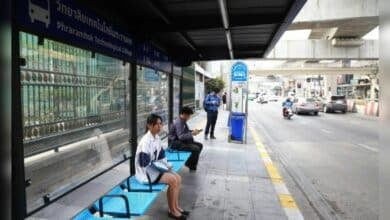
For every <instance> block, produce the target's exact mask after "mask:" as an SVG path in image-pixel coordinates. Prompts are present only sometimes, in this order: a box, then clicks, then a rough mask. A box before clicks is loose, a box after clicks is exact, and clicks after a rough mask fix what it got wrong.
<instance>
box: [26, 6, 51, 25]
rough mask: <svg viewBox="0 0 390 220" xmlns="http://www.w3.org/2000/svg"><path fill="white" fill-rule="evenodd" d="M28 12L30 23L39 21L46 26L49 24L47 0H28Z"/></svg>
mask: <svg viewBox="0 0 390 220" xmlns="http://www.w3.org/2000/svg"><path fill="white" fill-rule="evenodd" d="M28 14H29V15H30V19H31V22H32V23H34V22H35V21H40V22H43V23H45V25H46V28H48V27H49V24H50V4H49V0H28Z"/></svg>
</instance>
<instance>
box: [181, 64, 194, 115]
mask: <svg viewBox="0 0 390 220" xmlns="http://www.w3.org/2000/svg"><path fill="white" fill-rule="evenodd" d="M194 85H195V68H194V66H188V67H183V94H182V95H183V96H182V99H183V106H188V107H192V108H194V107H195V86H194Z"/></svg>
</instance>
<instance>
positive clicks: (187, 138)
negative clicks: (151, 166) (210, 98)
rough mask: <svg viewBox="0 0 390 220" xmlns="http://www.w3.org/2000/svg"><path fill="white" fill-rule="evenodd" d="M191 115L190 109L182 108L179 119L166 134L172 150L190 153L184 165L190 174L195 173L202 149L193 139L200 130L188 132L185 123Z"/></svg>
mask: <svg viewBox="0 0 390 220" xmlns="http://www.w3.org/2000/svg"><path fill="white" fill-rule="evenodd" d="M193 113H194V112H193V111H192V109H191V108H189V107H183V108H182V109H181V111H180V115H179V117H178V118H177V119H176V120H175V121H174V122H173V124H172V125H171V127H170V129H169V134H168V144H169V146H170V147H171V148H172V149H175V150H182V151H191V152H192V153H191V156H190V158H188V160H187V162H186V163H185V165H186V166H187V167H188V168H189V169H190V171H191V172H193V171H196V167H197V165H198V160H199V154H200V152H201V151H202V148H203V145H202V144H201V143H199V142H195V141H194V137H193V136H195V135H198V134H199V133H200V132H201V130H197V129H195V130H190V129H189V128H188V125H187V121H188V120H189V119H190V118H191V115H192V114H193Z"/></svg>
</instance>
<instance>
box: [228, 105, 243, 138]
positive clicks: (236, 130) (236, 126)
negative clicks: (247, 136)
mask: <svg viewBox="0 0 390 220" xmlns="http://www.w3.org/2000/svg"><path fill="white" fill-rule="evenodd" d="M244 125H245V113H239V112H232V114H231V117H230V126H231V132H230V133H231V139H232V140H235V141H243V137H244Z"/></svg>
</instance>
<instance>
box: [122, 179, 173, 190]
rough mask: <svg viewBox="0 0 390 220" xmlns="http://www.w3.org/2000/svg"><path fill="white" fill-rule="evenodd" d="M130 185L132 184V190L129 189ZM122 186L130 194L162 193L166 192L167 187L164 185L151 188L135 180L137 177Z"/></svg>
mask: <svg viewBox="0 0 390 220" xmlns="http://www.w3.org/2000/svg"><path fill="white" fill-rule="evenodd" d="M128 183H130V188H129V187H127V186H128ZM121 185H122V187H123V188H126V189H127V190H128V191H129V192H148V191H149V192H151V191H154V192H160V191H163V190H165V188H166V187H167V185H166V184H163V183H156V184H151V186H149V184H143V183H140V182H138V180H137V179H136V178H135V176H131V177H129V178H128V179H127V180H125V181H124V182H123V183H122V184H121Z"/></svg>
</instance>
